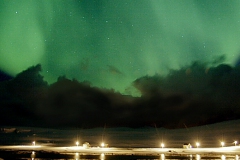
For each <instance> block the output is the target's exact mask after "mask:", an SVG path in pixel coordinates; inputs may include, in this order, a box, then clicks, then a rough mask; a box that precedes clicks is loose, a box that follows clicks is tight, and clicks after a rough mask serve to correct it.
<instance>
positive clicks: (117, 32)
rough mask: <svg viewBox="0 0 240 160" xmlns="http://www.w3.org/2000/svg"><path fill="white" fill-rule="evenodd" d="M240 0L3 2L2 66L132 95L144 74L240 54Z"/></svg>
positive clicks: (231, 59)
mask: <svg viewBox="0 0 240 160" xmlns="http://www.w3.org/2000/svg"><path fill="white" fill-rule="evenodd" d="M239 8H240V1H239V0H201V1H200V0H181V1H178V0H96V1H94V0H79V1H76V0H51V1H50V0H11V1H9V0H2V1H0V28H1V30H0V35H1V36H0V69H1V70H3V71H5V72H7V73H9V74H11V75H13V76H14V75H16V74H17V73H19V72H21V71H22V70H25V69H26V68H28V67H29V66H32V65H36V64H38V63H40V64H42V68H43V72H42V75H43V76H44V78H45V80H47V81H48V82H49V83H52V82H54V81H56V79H57V77H59V76H61V75H66V77H68V78H76V79H78V80H79V81H84V80H87V81H90V82H91V83H92V84H93V85H95V86H98V87H106V88H113V89H115V90H116V91H120V92H122V93H127V91H126V88H128V87H129V86H130V85H131V83H132V82H133V81H134V80H135V79H137V78H139V77H141V76H144V75H154V74H156V73H158V74H163V75H164V74H166V73H168V70H169V69H178V68H179V67H181V66H184V65H187V64H190V63H191V62H192V61H195V60H199V61H206V62H213V61H215V59H216V58H217V57H219V56H222V55H224V56H225V57H226V59H225V61H224V62H225V63H228V64H231V65H234V64H235V63H236V59H237V58H238V57H239V51H240V12H239Z"/></svg>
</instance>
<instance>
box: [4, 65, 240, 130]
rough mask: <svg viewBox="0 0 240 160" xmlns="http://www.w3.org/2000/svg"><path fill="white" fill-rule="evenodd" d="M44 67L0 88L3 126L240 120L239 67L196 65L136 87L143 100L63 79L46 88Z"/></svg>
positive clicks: (175, 124)
mask: <svg viewBox="0 0 240 160" xmlns="http://www.w3.org/2000/svg"><path fill="white" fill-rule="evenodd" d="M40 71H41V65H36V66H33V67H30V68H28V69H27V70H25V71H23V72H21V73H19V74H18V75H17V76H16V77H15V78H14V79H12V80H10V81H5V82H1V83H0V89H1V96H0V99H1V101H0V104H1V108H0V110H1V113H2V116H1V125H35V126H36V125H38V126H51V127H59V126H68V127H70V126H72V127H83V128H90V127H100V126H104V124H106V125H107V126H109V127H120V126H126V127H143V126H153V125H156V126H158V127H166V128H178V127H186V126H187V127H191V126H197V125H204V124H209V123H215V122H219V121H225V120H230V119H238V118H239V117H240V109H239V105H240V100H239V96H240V85H239V82H240V67H238V66H236V67H231V66H229V65H227V64H220V65H217V66H213V67H212V66H209V65H208V64H207V63H201V62H194V63H192V64H191V65H188V66H184V67H182V68H181V69H179V70H171V71H170V72H169V74H168V75H167V76H161V75H157V74H156V75H154V76H144V77H140V78H138V79H136V80H135V81H134V82H133V86H135V87H136V88H137V89H138V90H139V91H140V92H141V96H140V97H132V96H127V95H122V94H120V93H119V92H115V91H114V90H109V89H102V88H97V87H93V86H91V85H90V83H89V82H85V81H84V82H79V81H77V80H75V79H73V80H70V79H68V78H66V77H65V76H62V77H59V78H58V80H57V82H55V83H53V84H51V85H48V84H47V83H46V82H45V81H44V79H43V77H42V76H41V75H40V73H39V72H40Z"/></svg>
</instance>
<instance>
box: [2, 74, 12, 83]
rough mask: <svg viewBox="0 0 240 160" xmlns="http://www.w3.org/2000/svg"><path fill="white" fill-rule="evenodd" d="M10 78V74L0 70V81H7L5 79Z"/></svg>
mask: <svg viewBox="0 0 240 160" xmlns="http://www.w3.org/2000/svg"><path fill="white" fill-rule="evenodd" d="M12 78H13V77H12V76H10V75H8V74H6V73H4V72H2V71H0V82H2V81H7V80H10V79H12Z"/></svg>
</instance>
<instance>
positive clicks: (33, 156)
mask: <svg viewBox="0 0 240 160" xmlns="http://www.w3.org/2000/svg"><path fill="white" fill-rule="evenodd" d="M35 156H36V154H35V152H34V151H32V154H31V158H32V159H34V158H35Z"/></svg>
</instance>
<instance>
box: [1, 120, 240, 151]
mask: <svg viewBox="0 0 240 160" xmlns="http://www.w3.org/2000/svg"><path fill="white" fill-rule="evenodd" d="M1 128H2V129H1V133H0V145H5V146H6V145H32V142H33V141H35V143H36V144H35V145H44V146H54V147H63V146H73V145H75V143H76V141H79V146H81V145H82V144H83V143H84V142H89V144H90V145H91V147H92V148H98V146H100V144H101V143H102V142H105V143H107V144H108V145H109V147H110V148H157V149H160V148H161V145H160V144H161V143H164V148H168V149H167V150H171V149H169V148H179V149H180V148H182V147H183V144H184V143H190V144H191V145H192V147H193V148H192V149H191V150H201V149H203V148H219V147H220V148H222V147H221V142H224V147H223V148H225V147H228V148H232V147H231V146H235V144H234V143H233V142H234V141H238V142H240V120H235V121H227V122H222V123H217V124H212V125H205V126H200V127H193V128H183V129H164V128H154V127H153V128H137V129H133V128H107V127H106V128H105V129H104V128H93V129H81V128H70V129H69V128H62V129H51V128H32V127H31V128H29V127H1ZM14 129H15V130H14ZM196 142H199V143H200V146H199V149H197V146H196ZM236 145H237V146H238V143H237V144H236ZM233 148H235V149H236V147H233ZM189 151H190V150H189Z"/></svg>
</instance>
